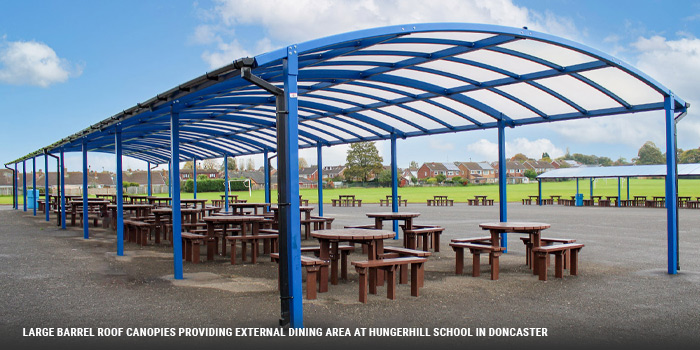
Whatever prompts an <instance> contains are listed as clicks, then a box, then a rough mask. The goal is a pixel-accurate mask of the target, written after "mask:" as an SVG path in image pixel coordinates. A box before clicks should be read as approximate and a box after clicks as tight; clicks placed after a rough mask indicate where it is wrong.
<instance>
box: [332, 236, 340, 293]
mask: <svg viewBox="0 0 700 350" xmlns="http://www.w3.org/2000/svg"><path fill="white" fill-rule="evenodd" d="M338 258H339V254H338V242H333V243H332V244H331V251H330V259H331V284H332V285H337V284H338Z"/></svg>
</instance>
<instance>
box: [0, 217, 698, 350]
mask: <svg viewBox="0 0 700 350" xmlns="http://www.w3.org/2000/svg"><path fill="white" fill-rule="evenodd" d="M324 210H325V212H324V215H325V216H332V217H335V218H336V220H335V222H334V223H333V225H334V227H342V226H343V225H357V224H371V223H372V220H370V219H368V218H367V217H366V216H365V213H369V212H377V211H388V209H387V208H386V207H379V206H378V205H376V204H369V205H367V204H366V205H363V206H362V207H355V208H345V207H343V208H337V207H336V208H334V207H331V206H330V205H326V206H325V207H324ZM400 210H401V211H411V212H419V213H421V216H420V217H418V218H417V219H416V220H415V222H416V223H431V224H439V225H441V226H443V227H445V228H446V230H445V233H444V234H443V235H442V237H441V249H440V252H439V253H435V254H433V256H431V257H430V258H429V261H428V263H427V265H426V271H425V284H424V287H423V288H421V290H420V296H419V297H417V298H416V297H412V296H411V295H410V287H409V286H408V285H399V287H398V290H397V300H393V301H392V300H389V299H387V298H386V287H380V288H379V290H378V294H377V295H371V294H370V295H369V301H368V303H367V304H361V303H359V302H358V300H357V294H358V283H357V274H356V273H355V271H354V269H352V268H350V269H349V280H348V281H341V282H340V284H339V285H335V286H333V285H331V286H329V292H328V293H322V294H318V299H317V300H312V301H307V300H304V326H305V329H307V330H309V331H310V332H311V331H319V332H321V333H324V334H323V335H316V334H312V335H309V336H251V333H252V332H254V331H255V330H248V331H247V334H246V335H236V334H232V335H228V334H219V335H215V336H184V335H183V336H179V335H176V336H150V337H149V336H127V335H125V334H122V335H121V336H97V333H96V332H97V329H108V328H109V329H114V328H117V329H118V328H122V329H123V330H127V329H141V328H143V329H149V330H150V331H151V332H153V331H155V330H156V329H161V330H162V329H170V328H172V329H175V330H176V331H179V330H180V329H181V328H182V329H200V328H205V329H233V330H234V332H235V331H236V329H238V330H239V331H240V329H250V328H254V329H266V330H271V329H272V330H274V329H278V328H279V327H278V318H279V314H280V306H279V305H280V302H279V293H278V291H277V265H276V264H275V263H272V262H270V261H269V259H267V257H266V256H263V257H261V259H260V260H259V261H258V263H257V264H256V265H252V264H250V263H249V262H248V263H242V264H241V263H238V264H236V265H231V264H230V258H228V257H221V256H218V257H217V258H216V260H215V261H213V262H204V263H202V264H198V265H195V264H191V263H185V264H184V273H185V279H184V280H180V281H176V280H173V278H172V274H173V260H172V249H171V248H170V247H168V245H167V243H165V244H161V245H160V246H155V245H153V244H150V245H149V246H146V247H139V246H136V245H135V244H132V243H125V255H124V256H123V257H119V256H117V255H116V250H117V248H116V235H115V234H114V233H113V232H112V231H111V230H109V229H107V230H105V229H102V228H93V227H90V239H87V240H86V239H83V232H82V227H70V226H69V228H68V229H67V230H65V231H64V230H61V229H60V227H58V226H56V222H55V218H54V217H53V214H52V217H51V221H50V222H46V221H45V217H44V214H43V213H38V214H37V216H36V217H35V216H33V215H32V210H31V209H30V210H29V211H27V212H24V211H22V209H21V208H20V210H12V209H11V208H10V207H9V206H0V242H2V243H1V244H0V293H1V294H0V340H2V343H3V348H6V349H8V347H5V345H11V346H17V347H21V348H40V347H42V348H45V347H47V346H50V347H51V348H55V349H63V348H67V349H82V348H96V347H97V348H98V349H99V348H117V347H119V348H124V347H131V348H139V349H140V348H144V349H160V348H168V349H179V348H200V349H203V348H205V347H210V346H226V347H229V348H240V347H249V346H252V347H253V348H273V347H275V348H278V347H285V348H301V347H304V348H321V347H323V348H332V349H336V348H341V349H345V348H351V349H353V348H354V349H358V348H360V347H367V346H372V347H376V346H383V347H388V348H398V347H401V348H409V349H412V348H455V347H459V348H467V347H469V348H489V349H501V348H514V347H517V348H520V349H523V348H524V349H530V348H538V349H550V348H561V347H562V346H564V347H566V348H573V349H578V348H581V349H587V348H615V349H617V348H623V347H624V348H634V349H646V348H657V347H663V348H667V349H668V348H673V349H685V348H693V349H695V348H697V344H700V255H699V254H698V251H699V250H700V211H698V210H691V209H681V210H680V213H679V217H680V267H681V270H680V272H679V273H678V274H677V275H669V274H668V273H667V244H666V210H664V209H652V208H649V209H648V208H597V207H593V208H577V207H562V206H543V207H538V206H524V205H521V204H516V203H511V204H510V205H509V207H508V218H509V221H537V222H546V223H550V224H551V228H550V229H548V230H545V231H544V232H543V234H542V235H543V237H564V238H575V239H577V240H578V242H580V243H583V244H585V245H586V246H585V248H583V250H582V251H581V255H580V257H579V259H580V260H579V275H578V276H569V275H568V272H565V274H564V278H563V279H555V278H554V272H553V264H552V267H550V270H549V280H548V281H547V282H542V281H539V280H538V278H537V276H533V275H532V274H531V272H530V270H529V268H528V267H527V266H526V265H525V248H524V246H523V245H522V243H521V242H520V240H519V237H520V235H518V234H510V235H509V239H508V244H509V252H508V253H507V254H504V255H503V256H502V257H501V263H500V268H501V271H500V279H499V280H498V281H491V280H490V279H489V272H488V268H489V267H488V265H487V264H486V263H485V261H486V260H485V259H484V260H482V275H481V277H472V276H471V256H470V254H465V255H466V259H465V274H464V275H461V276H457V275H455V273H454V264H455V258H454V256H455V255H454V252H453V251H452V249H450V247H449V246H448V243H449V241H450V239H451V238H458V237H475V236H481V235H484V233H485V232H484V231H482V230H480V229H479V227H478V224H479V223H483V222H492V221H498V207H497V206H493V207H471V206H467V205H466V204H465V203H456V204H455V205H454V206H453V207H427V206H426V205H425V204H413V203H409V205H408V206H407V207H405V208H404V207H401V208H400ZM314 243H315V242H313V241H305V240H304V241H302V245H313V244H314ZM400 243H401V241H387V242H386V243H385V244H386V245H396V246H398V245H400ZM360 259H364V257H363V255H362V254H361V250H359V249H358V250H357V252H355V253H353V254H352V255H351V256H350V260H360ZM36 328H44V329H45V328H51V329H53V330H54V332H57V329H58V328H60V329H66V328H69V329H74V330H76V329H80V328H87V329H89V330H90V331H91V332H92V333H93V335H94V336H74V337H69V336H68V337H67V336H60V337H59V336H55V335H54V336H28V335H27V332H29V331H30V330H32V329H36ZM361 328H366V329H367V330H369V329H386V330H394V331H396V330H400V329H403V328H411V329H414V330H421V331H422V333H423V334H420V333H419V334H418V335H419V336H399V335H395V336H368V335H365V336H342V337H341V336H330V335H325V332H327V331H328V330H329V329H330V330H331V331H332V330H339V331H340V330H350V332H355V331H357V330H358V329H361ZM455 328H457V329H462V330H465V329H466V330H469V331H470V332H471V336H469V335H459V336H449V335H440V334H435V333H434V332H435V331H436V330H438V331H445V330H446V329H447V330H449V329H455ZM502 328H509V329H513V328H515V329H531V328H545V329H546V333H547V335H546V336H540V337H535V336H503V335H500V336H499V335H492V336H489V332H490V331H491V330H494V329H502ZM478 329H485V330H486V332H487V333H486V335H478V334H476V332H477V331H478ZM367 330H366V331H367ZM282 331H283V332H284V334H289V333H288V330H282ZM427 334H429V335H430V336H426V335H427ZM12 348H14V347H12Z"/></svg>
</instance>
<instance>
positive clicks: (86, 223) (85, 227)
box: [83, 141, 90, 239]
mask: <svg viewBox="0 0 700 350" xmlns="http://www.w3.org/2000/svg"><path fill="white" fill-rule="evenodd" d="M87 152H88V151H87V142H85V141H83V238H84V239H89V238H90V220H88V153H87Z"/></svg>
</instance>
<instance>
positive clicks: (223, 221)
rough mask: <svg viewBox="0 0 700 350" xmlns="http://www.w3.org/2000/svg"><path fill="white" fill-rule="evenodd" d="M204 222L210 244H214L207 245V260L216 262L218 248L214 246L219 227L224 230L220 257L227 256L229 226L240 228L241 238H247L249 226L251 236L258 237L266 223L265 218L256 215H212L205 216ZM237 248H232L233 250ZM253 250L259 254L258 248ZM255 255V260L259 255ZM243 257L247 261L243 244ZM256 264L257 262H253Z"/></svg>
mask: <svg viewBox="0 0 700 350" xmlns="http://www.w3.org/2000/svg"><path fill="white" fill-rule="evenodd" d="M202 221H204V222H205V223H206V224H207V237H208V238H209V242H212V243H210V244H207V260H214V252H216V251H217V250H218V249H217V248H218V247H216V246H214V244H213V242H215V234H216V228H217V226H221V228H222V229H223V231H222V235H221V237H222V240H221V254H220V255H226V239H225V237H226V235H227V234H228V232H227V230H226V228H227V226H228V225H236V226H239V227H240V233H241V236H246V235H248V225H250V234H251V235H254V236H255V235H258V233H259V231H260V224H261V223H263V222H264V221H265V217H262V216H255V215H212V216H205V217H204V218H202ZM234 247H235V246H232V247H231V248H232V249H235V248H234ZM252 249H255V253H257V247H252ZM255 253H254V254H253V258H254V259H257V254H255ZM231 254H232V255H233V254H235V252H231ZM241 255H242V256H243V260H245V256H246V245H245V244H243V245H242V247H241ZM253 262H256V261H253Z"/></svg>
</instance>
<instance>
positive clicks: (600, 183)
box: [0, 179, 700, 204]
mask: <svg viewBox="0 0 700 350" xmlns="http://www.w3.org/2000/svg"><path fill="white" fill-rule="evenodd" d="M630 182H631V185H630V196H635V195H636V196H663V195H664V194H665V187H664V180H663V179H631V181H630ZM589 186H590V181H589V180H587V179H584V180H580V182H579V193H583V194H584V198H588V196H589V194H590V187H589ZM678 187H679V195H681V196H692V197H696V196H700V181H698V180H685V179H682V180H678ZM231 193H232V194H237V195H238V196H239V199H247V200H248V201H249V202H262V201H264V197H265V194H264V192H263V191H262V190H258V191H253V192H252V196H250V197H249V196H248V192H231ZM221 194H223V192H204V193H198V194H197V198H202V199H219V196H220V195H221ZM300 194H301V195H302V197H303V198H304V199H308V200H309V202H310V203H318V195H317V192H316V190H315V189H302V190H301V191H300ZM341 194H354V195H355V196H356V198H357V199H362V201H363V203H379V199H383V198H385V197H386V196H387V195H390V194H391V188H388V187H383V188H355V187H354V188H344V189H324V190H323V202H324V203H330V202H331V199H333V198H338V195H341ZM536 194H537V183H531V184H518V185H508V201H509V202H519V201H520V200H521V199H522V198H527V196H528V195H536ZM574 194H576V181H563V182H547V183H543V184H542V195H543V196H544V198H548V197H549V196H551V195H561V196H573V195H574ZM593 194H594V195H601V196H617V179H600V180H597V181H596V182H595V184H594V186H593ZM157 195H158V196H167V194H157ZM399 195H400V196H401V197H402V199H407V200H408V201H409V202H411V203H425V200H426V199H428V198H432V197H433V196H434V195H446V196H449V198H450V199H454V200H455V201H456V202H466V201H467V199H469V198H474V195H486V196H488V198H493V199H495V200H496V201H498V186H497V185H481V186H464V187H462V186H459V187H404V188H399ZM621 195H622V198H626V196H627V188H626V186H625V184H623V186H622V190H621ZM182 198H193V194H192V193H183V194H182ZM272 198H277V192H276V191H272ZM19 200H20V203H21V201H22V198H21V196H20V198H19ZM0 204H12V196H0Z"/></svg>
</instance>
